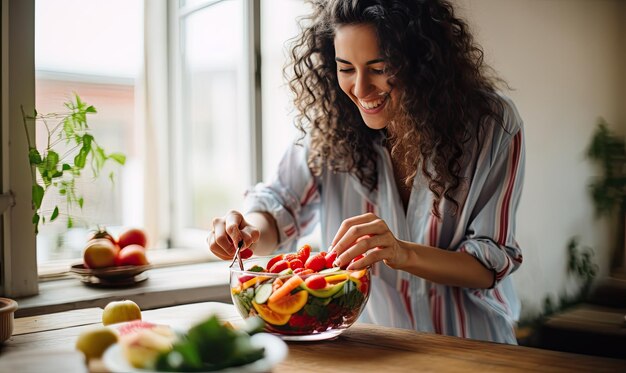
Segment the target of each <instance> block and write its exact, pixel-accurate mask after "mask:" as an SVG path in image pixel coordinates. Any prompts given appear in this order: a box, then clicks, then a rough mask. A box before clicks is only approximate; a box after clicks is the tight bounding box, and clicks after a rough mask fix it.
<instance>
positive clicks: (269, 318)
mask: <svg viewBox="0 0 626 373" xmlns="http://www.w3.org/2000/svg"><path fill="white" fill-rule="evenodd" d="M252 307H254V309H255V310H256V312H257V313H258V314H259V316H261V318H262V319H263V320H265V322H267V323H268V324H272V325H285V324H286V323H287V322H288V321H289V319H290V318H291V315H283V314H280V313H277V312H274V311H272V310H271V309H270V308H269V307H268V306H266V305H264V304H258V303H257V302H255V301H252Z"/></svg>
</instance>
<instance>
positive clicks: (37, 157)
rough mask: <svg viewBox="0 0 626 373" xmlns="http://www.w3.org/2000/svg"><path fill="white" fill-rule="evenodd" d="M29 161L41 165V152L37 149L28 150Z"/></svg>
mask: <svg viewBox="0 0 626 373" xmlns="http://www.w3.org/2000/svg"><path fill="white" fill-rule="evenodd" d="M28 160H29V162H30V164H34V165H36V164H40V163H41V154H39V150H37V149H36V148H30V149H29V150H28Z"/></svg>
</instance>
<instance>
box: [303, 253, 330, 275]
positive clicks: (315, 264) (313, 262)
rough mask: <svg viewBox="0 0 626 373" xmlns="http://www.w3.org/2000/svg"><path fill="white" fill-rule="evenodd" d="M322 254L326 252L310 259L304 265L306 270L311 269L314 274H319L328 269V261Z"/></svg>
mask: <svg viewBox="0 0 626 373" xmlns="http://www.w3.org/2000/svg"><path fill="white" fill-rule="evenodd" d="M322 254H325V252H322V253H319V254H316V255H314V256H311V257H309V259H307V261H306V263H305V264H304V268H308V269H311V270H313V272H319V271H321V270H322V269H324V268H326V259H325V258H324V256H323V255H322Z"/></svg>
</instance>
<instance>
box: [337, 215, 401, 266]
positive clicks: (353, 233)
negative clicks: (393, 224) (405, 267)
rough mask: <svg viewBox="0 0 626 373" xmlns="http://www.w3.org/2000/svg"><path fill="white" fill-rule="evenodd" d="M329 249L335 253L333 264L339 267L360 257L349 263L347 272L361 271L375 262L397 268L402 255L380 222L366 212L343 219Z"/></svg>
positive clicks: (396, 240) (391, 235)
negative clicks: (381, 262) (351, 270)
mask: <svg viewBox="0 0 626 373" xmlns="http://www.w3.org/2000/svg"><path fill="white" fill-rule="evenodd" d="M331 250H333V251H335V252H336V253H337V259H336V261H335V265H337V266H339V267H341V266H344V265H346V264H348V263H350V262H351V261H352V260H353V259H354V258H356V257H358V256H359V255H362V254H365V253H367V254H366V255H365V256H364V257H363V258H361V259H358V260H356V261H355V262H354V263H350V265H349V266H348V269H361V268H365V267H367V266H369V265H371V264H374V263H376V262H379V261H381V260H382V261H384V262H385V264H387V265H388V266H389V267H391V268H396V269H397V268H398V267H399V266H400V264H401V263H403V260H404V258H405V256H406V252H405V249H403V248H402V246H401V241H400V240H398V239H397V238H396V237H395V236H394V235H393V233H391V231H390V230H389V227H388V226H387V224H386V223H385V221H384V220H382V219H381V218H379V217H378V216H376V215H374V214H372V213H367V214H363V215H359V216H354V217H352V218H349V219H346V220H344V221H343V223H341V226H340V227H339V230H338V231H337V234H336V235H335V238H334V239H333V242H332V246H331Z"/></svg>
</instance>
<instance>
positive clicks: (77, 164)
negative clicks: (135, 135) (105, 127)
mask: <svg viewBox="0 0 626 373" xmlns="http://www.w3.org/2000/svg"><path fill="white" fill-rule="evenodd" d="M64 106H65V108H66V109H67V110H68V111H67V112H64V113H49V114H39V113H37V111H35V112H34V113H33V114H32V115H27V114H26V113H24V109H23V108H22V118H23V122H24V129H25V131H26V134H27V139H28V159H29V161H30V165H31V177H32V181H33V186H32V201H33V208H34V210H35V213H34V215H33V224H34V226H35V232H38V229H39V224H45V223H46V222H52V221H54V220H56V219H57V218H58V216H59V214H61V210H60V209H59V206H58V205H54V206H53V208H52V209H51V210H47V211H44V210H43V208H42V202H43V199H44V197H45V195H46V193H47V192H49V191H50V190H56V192H57V193H58V194H59V195H60V196H61V197H62V200H63V201H64V209H63V213H65V214H66V215H67V227H68V228H71V227H72V226H73V225H74V220H73V219H72V216H71V213H70V212H71V209H72V208H73V207H75V206H78V207H79V208H80V209H82V207H83V204H84V199H83V197H82V195H80V194H79V193H78V192H77V190H76V181H77V180H78V178H79V177H81V175H83V171H85V169H86V168H87V166H89V168H87V170H91V173H92V176H93V178H97V177H98V176H99V175H100V172H101V171H102V170H103V168H104V166H105V164H106V163H107V162H109V161H113V162H116V163H118V164H120V165H123V164H124V163H125V162H126V156H125V155H124V154H121V153H110V154H107V152H106V151H105V150H104V149H103V148H102V147H101V146H100V145H99V144H98V143H97V142H96V139H95V138H94V136H93V134H92V133H91V129H90V128H89V126H88V125H87V116H88V115H91V114H95V113H96V112H97V111H96V108H95V107H93V106H91V105H88V104H87V103H85V102H83V101H82V100H81V99H80V97H79V96H78V95H77V94H74V100H70V101H67V102H65V104H64ZM38 125H40V127H39V128H41V129H43V130H45V132H46V143H45V145H44V146H39V147H38V146H36V144H35V143H31V141H30V138H31V136H28V135H29V134H30V131H29V129H30V128H33V127H35V126H38ZM109 178H110V179H111V180H113V174H112V173H111V174H110V175H109Z"/></svg>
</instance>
